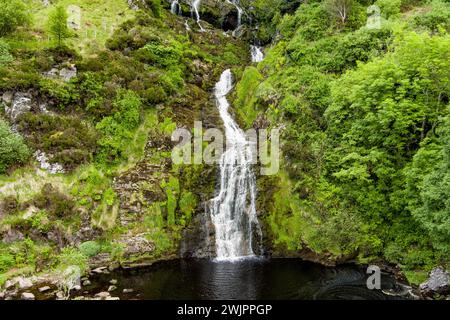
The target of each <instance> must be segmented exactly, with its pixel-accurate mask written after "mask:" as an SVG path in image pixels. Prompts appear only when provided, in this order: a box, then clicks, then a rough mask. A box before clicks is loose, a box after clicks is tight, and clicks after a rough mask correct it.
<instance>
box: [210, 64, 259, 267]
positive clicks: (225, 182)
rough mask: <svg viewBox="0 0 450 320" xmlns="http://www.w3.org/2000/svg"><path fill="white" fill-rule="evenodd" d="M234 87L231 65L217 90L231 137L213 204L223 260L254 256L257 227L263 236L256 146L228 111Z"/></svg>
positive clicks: (223, 118)
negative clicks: (254, 158)
mask: <svg viewBox="0 0 450 320" xmlns="http://www.w3.org/2000/svg"><path fill="white" fill-rule="evenodd" d="M232 88H233V77H232V74H231V71H230V70H229V69H228V70H225V71H224V72H223V73H222V75H221V77H220V81H219V82H218V83H217V84H216V87H215V93H214V95H215V98H216V100H217V106H218V109H219V113H220V116H221V118H222V120H223V123H224V127H225V136H226V139H227V150H226V151H225V152H224V154H223V155H222V158H221V160H220V190H219V192H218V195H217V196H216V197H215V198H214V199H212V200H211V202H210V204H209V211H210V214H211V220H212V222H213V224H214V227H215V231H216V252H217V258H216V259H217V260H219V261H220V260H236V259H239V258H245V257H254V256H255V251H254V250H253V235H254V231H256V232H257V234H258V235H259V236H260V237H261V227H260V225H259V222H258V218H257V214H256V178H255V175H254V173H253V171H252V148H251V146H250V143H249V142H248V141H247V139H246V136H245V133H244V132H243V131H242V130H241V129H240V128H239V126H238V125H237V123H236V122H235V121H234V120H233V118H232V117H231V115H230V113H229V112H228V108H229V106H230V105H229V103H228V100H227V97H226V95H227V94H228V93H229V92H230V91H231V89H232ZM259 253H260V252H258V254H259Z"/></svg>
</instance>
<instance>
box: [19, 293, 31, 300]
mask: <svg viewBox="0 0 450 320" xmlns="http://www.w3.org/2000/svg"><path fill="white" fill-rule="evenodd" d="M20 298H21V299H22V300H34V299H35V297H34V294H32V293H30V292H24V293H22V295H21V296H20Z"/></svg>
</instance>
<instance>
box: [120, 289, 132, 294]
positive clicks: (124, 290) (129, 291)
mask: <svg viewBox="0 0 450 320" xmlns="http://www.w3.org/2000/svg"><path fill="white" fill-rule="evenodd" d="M122 292H123V293H133V292H134V290H133V289H123V291H122Z"/></svg>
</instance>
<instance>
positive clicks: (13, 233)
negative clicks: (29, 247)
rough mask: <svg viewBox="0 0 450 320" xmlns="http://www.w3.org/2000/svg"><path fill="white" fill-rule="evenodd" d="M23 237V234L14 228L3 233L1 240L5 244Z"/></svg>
mask: <svg viewBox="0 0 450 320" xmlns="http://www.w3.org/2000/svg"><path fill="white" fill-rule="evenodd" d="M23 239H25V237H24V236H23V234H22V233H21V232H20V231H17V230H15V229H10V230H8V231H7V232H6V233H4V234H3V238H2V241H3V242H4V243H6V244H9V243H13V242H16V241H21V240H23Z"/></svg>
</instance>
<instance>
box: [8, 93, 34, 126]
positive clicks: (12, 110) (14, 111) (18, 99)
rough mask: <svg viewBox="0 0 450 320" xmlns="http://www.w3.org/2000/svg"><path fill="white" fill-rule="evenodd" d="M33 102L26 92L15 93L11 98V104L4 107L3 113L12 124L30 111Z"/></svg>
mask: <svg viewBox="0 0 450 320" xmlns="http://www.w3.org/2000/svg"><path fill="white" fill-rule="evenodd" d="M32 107H33V100H32V96H31V94H29V93H27V92H16V93H15V94H14V96H13V98H12V101H11V104H10V105H9V106H8V105H6V108H5V113H6V115H7V116H8V118H9V119H10V120H11V121H12V122H16V121H17V118H18V117H19V116H20V115H22V114H24V113H26V112H29V111H31V109H32Z"/></svg>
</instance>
